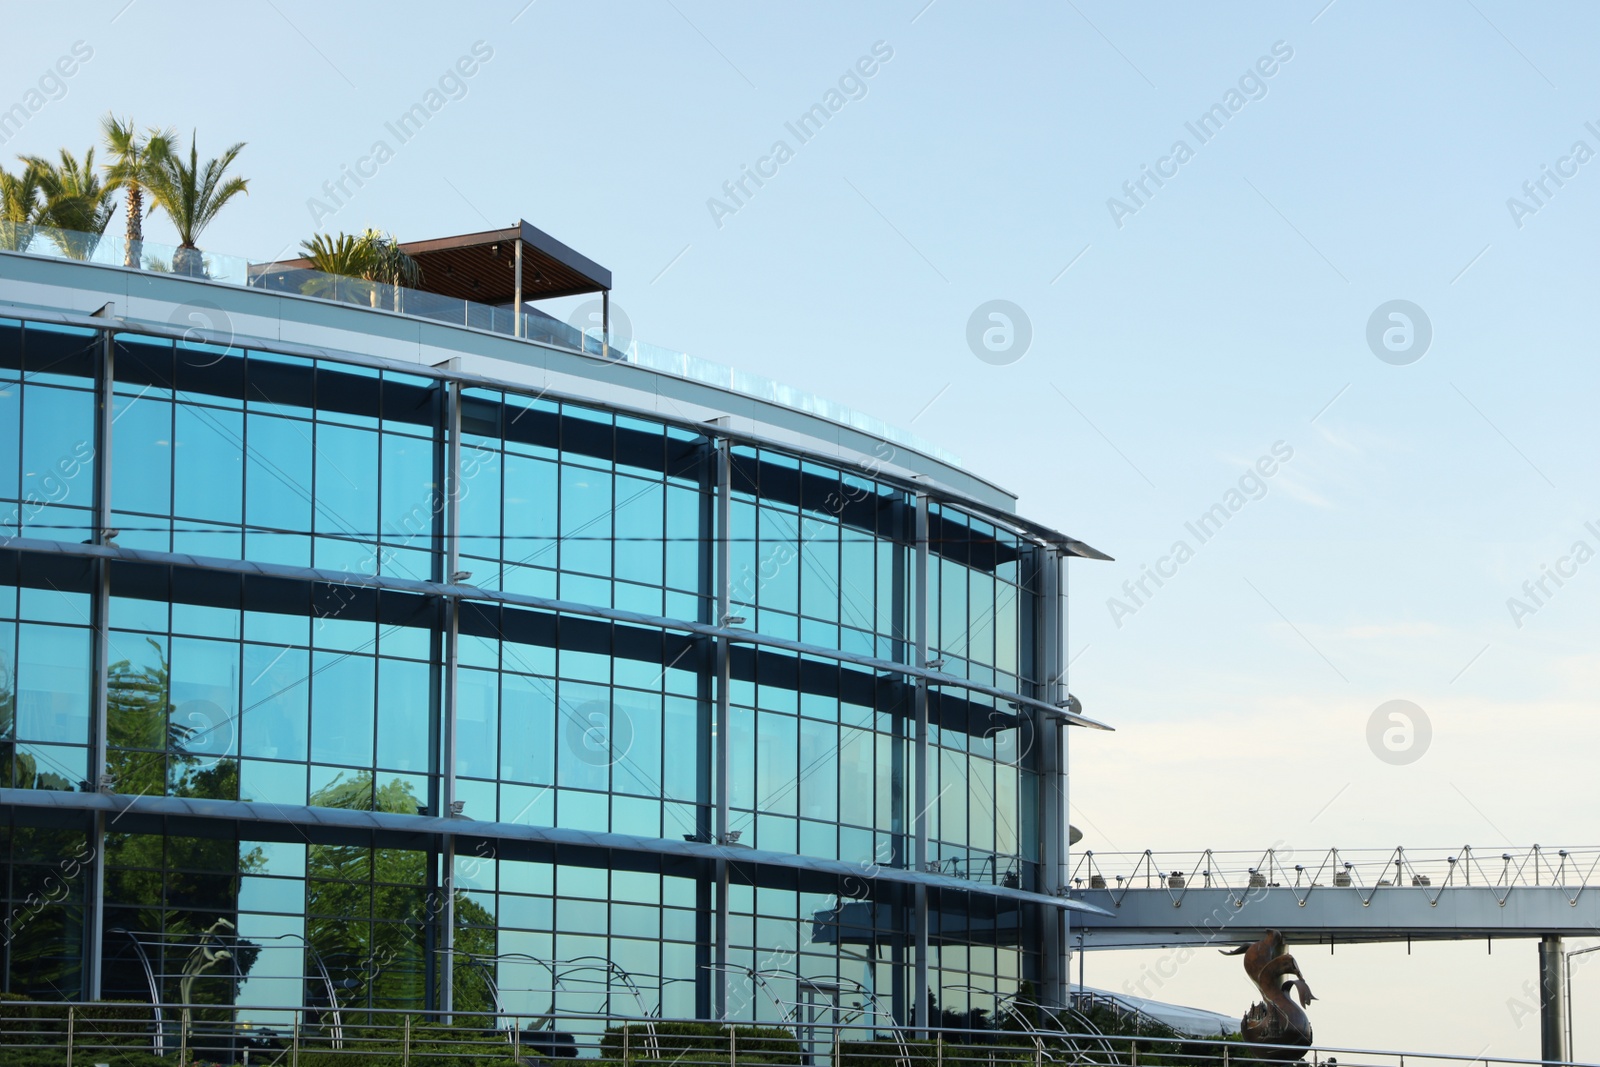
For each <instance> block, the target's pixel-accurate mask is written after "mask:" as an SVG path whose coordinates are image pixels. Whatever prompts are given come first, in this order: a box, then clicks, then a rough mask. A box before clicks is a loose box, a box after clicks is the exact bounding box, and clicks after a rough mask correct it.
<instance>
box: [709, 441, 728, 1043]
mask: <svg viewBox="0 0 1600 1067" xmlns="http://www.w3.org/2000/svg"><path fill="white" fill-rule="evenodd" d="M732 496H733V446H732V442H730V441H729V440H728V439H727V438H726V437H724V438H722V439H721V440H719V441H718V442H717V500H716V516H717V528H716V533H715V536H716V552H717V561H716V563H717V625H718V626H727V625H728V612H729V610H730V609H731V607H732V603H731V601H732V586H731V583H732V580H733V578H732V556H731V555H730V546H729V543H728V538H729V536H730V531H729V520H730V518H731V513H732V508H731V506H730V505H731V501H732ZM716 655H717V721H716V729H717V745H716V758H717V768H716V797H717V813H716V820H715V822H714V824H713V825H714V826H715V828H716V843H717V844H719V845H721V846H723V847H724V848H726V847H727V844H728V758H729V753H728V738H729V734H730V733H731V731H730V728H729V707H728V686H729V683H730V682H731V681H732V678H733V656H732V649H731V647H730V646H729V642H728V639H727V638H726V637H718V638H717V653H716ZM716 932H717V950H716V956H715V960H714V962H715V969H714V970H713V972H712V973H713V974H714V975H715V976H716V977H714V978H713V979H712V984H713V998H712V999H713V1005H714V1007H715V1008H716V1013H717V1016H716V1017H717V1018H719V1019H725V1018H727V1014H728V861H727V860H726V859H718V860H717V931H716Z"/></svg>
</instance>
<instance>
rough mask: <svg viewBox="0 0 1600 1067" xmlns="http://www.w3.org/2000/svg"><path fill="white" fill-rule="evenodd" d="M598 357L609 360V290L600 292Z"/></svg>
mask: <svg viewBox="0 0 1600 1067" xmlns="http://www.w3.org/2000/svg"><path fill="white" fill-rule="evenodd" d="M600 355H601V356H602V357H603V358H605V359H610V358H611V290H610V289H602V290H600Z"/></svg>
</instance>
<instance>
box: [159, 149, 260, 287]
mask: <svg viewBox="0 0 1600 1067" xmlns="http://www.w3.org/2000/svg"><path fill="white" fill-rule="evenodd" d="M243 149H244V142H243V141H240V142H239V143H238V144H235V145H231V146H229V147H228V148H227V149H226V150H224V151H223V153H222V155H220V156H218V157H217V158H216V159H212V160H208V161H207V162H206V165H205V166H204V167H201V166H200V153H199V147H198V144H197V142H196V138H195V135H194V134H192V133H191V134H190V135H189V160H188V162H187V163H185V162H184V160H183V157H182V156H181V155H179V154H178V153H176V152H169V153H167V154H166V155H163V156H161V157H159V158H157V159H154V160H153V161H152V163H153V165H152V167H151V170H150V174H149V175H148V176H147V177H146V179H145V188H147V189H149V190H150V196H151V198H152V199H153V200H155V202H156V206H158V207H160V208H161V210H163V211H165V212H166V213H167V217H168V218H169V219H171V220H172V225H173V226H175V227H176V228H177V230H178V250H177V252H176V253H175V254H174V255H173V257H172V270H173V273H175V274H188V275H192V276H194V277H200V276H202V275H204V274H205V269H206V268H205V260H204V259H203V258H202V257H201V255H200V247H199V246H198V245H196V244H195V240H196V239H197V238H198V237H199V236H200V232H201V231H202V230H204V229H205V228H206V227H207V226H209V225H210V224H211V221H212V220H213V219H215V218H216V217H217V212H219V211H221V210H222V208H223V207H224V206H225V205H226V204H227V203H228V201H229V200H232V199H233V198H234V197H235V196H237V195H238V194H240V193H248V192H249V184H250V183H249V182H248V181H246V180H245V179H244V178H240V177H237V176H235V177H232V178H228V177H225V175H226V174H227V171H228V168H229V167H230V166H232V165H233V161H234V160H235V159H237V158H238V156H239V153H240V152H241V151H242V150H243Z"/></svg>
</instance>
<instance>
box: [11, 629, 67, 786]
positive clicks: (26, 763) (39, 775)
mask: <svg viewBox="0 0 1600 1067" xmlns="http://www.w3.org/2000/svg"><path fill="white" fill-rule="evenodd" d="M16 725H17V686H16V675H15V674H14V673H13V672H12V670H11V667H10V665H9V664H7V663H6V661H5V659H4V658H3V657H0V786H3V787H7V788H13V789H59V790H64V791H70V790H71V789H72V788H73V783H71V782H69V781H67V779H66V778H65V777H63V776H62V775H59V774H56V773H55V772H54V771H41V770H39V761H38V760H37V759H35V758H34V757H33V755H32V754H30V753H27V752H20V751H18V748H17V742H16Z"/></svg>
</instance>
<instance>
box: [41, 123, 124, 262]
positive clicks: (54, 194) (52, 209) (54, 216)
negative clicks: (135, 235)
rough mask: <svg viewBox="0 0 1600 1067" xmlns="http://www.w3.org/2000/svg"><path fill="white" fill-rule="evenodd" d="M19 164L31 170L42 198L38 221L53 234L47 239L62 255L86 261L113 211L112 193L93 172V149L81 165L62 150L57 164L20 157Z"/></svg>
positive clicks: (92, 252) (98, 241)
mask: <svg viewBox="0 0 1600 1067" xmlns="http://www.w3.org/2000/svg"><path fill="white" fill-rule="evenodd" d="M22 161H23V162H24V163H26V164H28V166H29V167H31V168H33V171H34V173H35V174H36V175H37V176H38V178H37V180H38V183H39V191H40V193H42V194H43V196H44V200H43V202H42V203H41V204H40V205H39V207H38V210H37V213H36V219H37V221H38V222H39V223H40V224H41V225H43V226H48V227H50V228H51V230H52V231H54V232H52V233H50V234H49V237H50V240H51V241H52V242H53V243H54V244H55V246H56V248H57V249H59V250H60V252H61V254H62V255H64V256H67V257H68V258H70V259H88V258H89V257H90V256H91V255H93V254H94V250H95V246H96V245H98V244H99V243H100V235H101V234H103V233H105V229H106V223H108V222H110V221H111V214H112V212H114V211H115V210H116V204H115V203H114V202H113V201H112V197H113V196H114V195H115V193H114V191H113V190H112V189H110V188H108V187H105V186H102V185H101V184H100V176H99V175H98V174H96V173H95V172H94V149H93V148H91V149H89V150H88V151H87V152H85V153H84V154H83V161H82V162H81V163H80V162H79V161H78V160H76V159H74V158H73V155H72V153H71V152H69V151H67V150H66V149H65V148H63V149H62V150H61V162H60V164H55V163H51V162H50V161H49V160H48V159H41V158H40V157H38V156H23V157H22Z"/></svg>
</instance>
